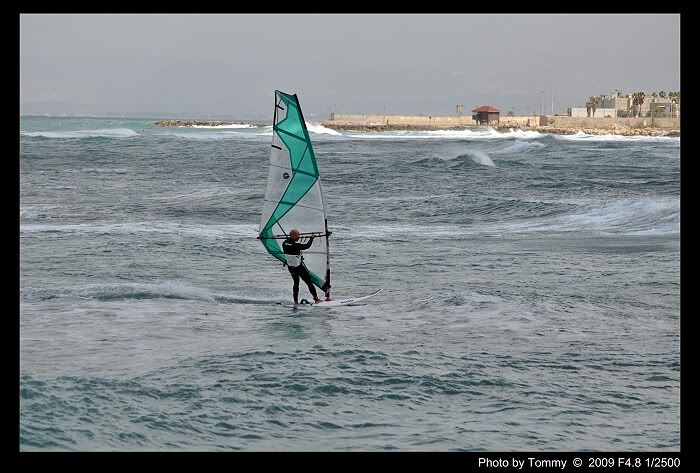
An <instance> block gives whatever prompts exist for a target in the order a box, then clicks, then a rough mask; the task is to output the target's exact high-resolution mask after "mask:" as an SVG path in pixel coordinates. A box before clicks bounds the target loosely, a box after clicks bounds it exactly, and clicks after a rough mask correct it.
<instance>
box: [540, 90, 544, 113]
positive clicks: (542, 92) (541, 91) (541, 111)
mask: <svg viewBox="0 0 700 473" xmlns="http://www.w3.org/2000/svg"><path fill="white" fill-rule="evenodd" d="M540 93H541V94H542V108H541V110H540V115H544V90H540Z"/></svg>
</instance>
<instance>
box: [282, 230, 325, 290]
mask: <svg viewBox="0 0 700 473" xmlns="http://www.w3.org/2000/svg"><path fill="white" fill-rule="evenodd" d="M313 242H314V239H313V237H311V238H310V239H309V241H308V242H307V243H297V242H295V241H294V240H292V239H291V238H287V239H286V240H284V242H283V243H282V251H284V254H285V255H287V269H288V270H289V274H291V275H292V279H293V280H294V289H293V290H294V302H297V301H298V300H299V299H298V298H299V278H301V279H302V280H303V281H304V282H305V283H306V285H307V286H309V292H310V293H311V295H312V296H313V297H314V300H316V299H318V294H317V293H316V287H315V286H314V283H313V282H311V275H310V274H309V270H308V269H306V266H304V258H303V256H301V250H308V249H309V248H310V247H311V244H312V243H313Z"/></svg>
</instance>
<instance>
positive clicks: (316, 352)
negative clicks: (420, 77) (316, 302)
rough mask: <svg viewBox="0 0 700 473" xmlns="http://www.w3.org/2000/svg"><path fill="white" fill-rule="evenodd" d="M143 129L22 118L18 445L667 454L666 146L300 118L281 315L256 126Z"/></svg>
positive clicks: (670, 184) (661, 140)
mask: <svg viewBox="0 0 700 473" xmlns="http://www.w3.org/2000/svg"><path fill="white" fill-rule="evenodd" d="M155 121H156V120H155V119H153V120H130V119H120V118H51V117H20V136H19V150H20V156H19V171H20V172H19V191H20V202H19V204H20V206H19V207H20V208H19V238H20V240H19V241H20V255H19V262H20V267H19V272H20V274H19V276H20V287H19V289H20V290H19V295H18V297H19V326H20V330H19V349H20V367H19V368H20V370H19V376H20V379H19V384H20V391H19V396H20V399H19V401H20V402H19V405H20V411H19V436H20V438H19V446H20V450H22V451H58V450H70V451H114V450H119V451H121V450H127V451H142V450H157V451H175V450H178V451H179V450H197V451H231V450H244V451H292V450H294V451H317V450H324V451H383V450H399V451H417V450H420V451H447V450H465V451H504V450H506V451H635V450H638V451H642V450H661V451H666V450H667V451H671V450H679V449H680V138H666V137H658V138H651V137H635V138H633V137H616V136H611V135H608V136H589V135H585V134H583V133H579V134H577V135H571V136H555V135H548V134H540V133H537V132H522V131H511V132H508V133H498V132H496V131H494V130H490V129H486V130H483V131H475V132H471V131H435V132H385V133H366V132H353V131H345V132H336V131H333V130H329V129H327V128H324V127H322V126H321V125H319V124H316V123H309V124H308V127H309V130H310V132H311V134H310V135H311V139H312V141H313V143H314V149H315V152H316V157H317V160H318V166H319V170H320V172H321V179H322V183H323V187H324V191H325V194H326V200H327V206H328V221H329V227H330V230H331V231H333V235H332V237H331V244H330V245H331V246H330V249H331V270H332V281H333V294H334V296H335V297H336V298H341V297H354V296H360V295H364V294H368V293H370V292H373V291H375V290H376V289H380V288H382V289H383V292H382V293H381V294H380V296H377V297H375V298H373V299H370V300H368V301H366V303H365V304H363V305H357V306H348V307H341V308H327V309H321V308H306V309H298V308H293V307H292V306H291V301H292V280H291V277H290V276H289V274H288V273H287V270H286V269H285V268H284V267H282V265H280V264H279V263H277V262H276V260H274V259H273V258H272V257H271V256H269V255H267V253H266V252H265V250H264V248H263V246H262V245H261V244H260V242H259V241H257V240H256V239H255V237H256V236H257V231H258V226H259V223H260V222H259V219H260V211H261V209H262V201H263V195H264V191H265V185H266V181H267V173H268V167H267V165H268V157H269V150H270V142H271V129H270V127H250V128H163V127H158V126H155ZM300 295H301V297H308V292H307V289H306V288H305V287H304V285H303V283H302V285H301V289H300Z"/></svg>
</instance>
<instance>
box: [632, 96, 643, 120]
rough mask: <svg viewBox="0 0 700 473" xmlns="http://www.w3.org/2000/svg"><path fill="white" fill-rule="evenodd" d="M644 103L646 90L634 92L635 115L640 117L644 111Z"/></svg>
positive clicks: (633, 105)
mask: <svg viewBox="0 0 700 473" xmlns="http://www.w3.org/2000/svg"><path fill="white" fill-rule="evenodd" d="M643 103H644V92H635V93H633V94H632V108H633V109H634V115H636V116H637V117H639V115H640V113H641V111H642V104H643Z"/></svg>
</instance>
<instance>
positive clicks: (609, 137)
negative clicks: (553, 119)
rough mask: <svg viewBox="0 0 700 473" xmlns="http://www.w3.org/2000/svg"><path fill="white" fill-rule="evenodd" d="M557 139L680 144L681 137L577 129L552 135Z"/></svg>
mask: <svg viewBox="0 0 700 473" xmlns="http://www.w3.org/2000/svg"><path fill="white" fill-rule="evenodd" d="M552 136H554V137H555V138H557V139H560V140H566V141H590V142H593V141H620V142H632V141H656V142H662V143H678V144H680V142H681V138H680V137H679V136H646V135H637V136H625V135H615V134H612V133H607V134H604V135H589V134H587V133H584V132H583V131H580V130H579V131H577V132H576V133H574V134H573V135H558V134H555V135H552Z"/></svg>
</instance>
